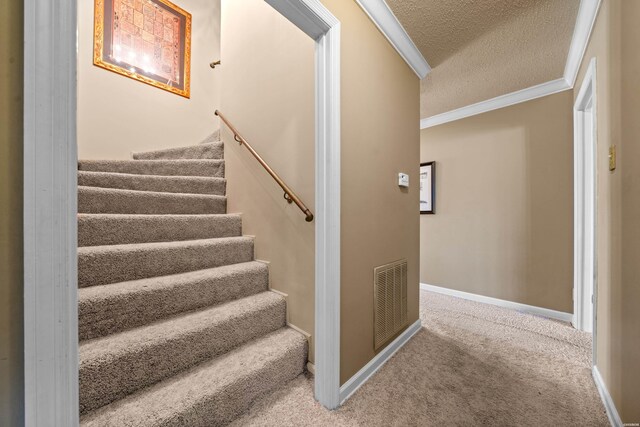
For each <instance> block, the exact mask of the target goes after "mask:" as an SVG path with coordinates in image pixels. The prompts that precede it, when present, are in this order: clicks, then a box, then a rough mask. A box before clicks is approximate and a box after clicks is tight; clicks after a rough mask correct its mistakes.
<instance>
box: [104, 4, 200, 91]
mask: <svg viewBox="0 0 640 427" xmlns="http://www.w3.org/2000/svg"><path fill="white" fill-rule="evenodd" d="M94 7H95V9H94V35H93V38H94V45H93V63H94V65H96V66H98V67H101V68H104V69H106V70H109V71H112V72H114V73H117V74H120V75H123V76H126V77H129V78H131V79H134V80H137V81H139V82H142V83H146V84H148V85H151V86H154V87H157V88H160V89H163V90H166V91H168V92H171V93H174V94H177V95H180V96H183V97H185V98H190V96H191V87H190V83H191V14H190V13H189V12H187V11H185V10H184V9H182V8H180V7H179V6H176V5H175V4H173V3H171V2H170V1H168V0H95V1H94Z"/></svg>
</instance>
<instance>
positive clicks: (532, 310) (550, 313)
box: [420, 283, 573, 323]
mask: <svg viewBox="0 0 640 427" xmlns="http://www.w3.org/2000/svg"><path fill="white" fill-rule="evenodd" d="M420 289H422V290H424V291H430V292H436V293H439V294H443V295H449V296H452V297H458V298H463V299H467V300H471V301H476V302H482V303H485V304H491V305H497V306H499V307H505V308H509V309H511V310H516V311H520V312H523V313H527V314H533V315H534V316H542V317H547V318H549V319H555V320H560V321H562V322H567V323H570V322H571V321H572V320H573V314H571V313H565V312H562V311H556V310H551V309H549V308H542V307H536V306H533V305H527V304H521V303H519V302H513V301H507V300H503V299H498V298H492V297H486V296H484V295H477V294H472V293H469V292H463V291H456V290H454V289H449V288H443V287H440V286H434V285H427V284H426V283H420Z"/></svg>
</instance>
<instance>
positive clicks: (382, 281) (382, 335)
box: [373, 259, 407, 350]
mask: <svg viewBox="0 0 640 427" xmlns="http://www.w3.org/2000/svg"><path fill="white" fill-rule="evenodd" d="M373 281H374V282H373V298H374V300H373V305H374V315H373V321H374V335H375V337H374V348H375V349H376V350H377V349H378V348H380V347H381V346H383V345H384V344H386V343H387V341H389V340H390V339H391V338H393V336H394V335H395V334H396V333H398V332H399V331H400V330H401V329H402V328H404V327H405V326H406V325H407V260H404V259H403V260H400V261H396V262H392V263H391V264H387V265H381V266H380V267H376V268H375V269H374V270H373Z"/></svg>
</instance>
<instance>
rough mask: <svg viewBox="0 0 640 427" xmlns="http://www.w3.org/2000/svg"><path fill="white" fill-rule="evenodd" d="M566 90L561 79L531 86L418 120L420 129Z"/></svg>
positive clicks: (564, 83) (565, 84)
mask: <svg viewBox="0 0 640 427" xmlns="http://www.w3.org/2000/svg"><path fill="white" fill-rule="evenodd" d="M568 89H571V87H570V86H569V85H568V84H567V82H566V81H565V80H564V79H563V78H561V79H556V80H552V81H550V82H546V83H542V84H539V85H536V86H531V87H528V88H526V89H522V90H519V91H516V92H512V93H508V94H506V95H501V96H497V97H495V98H492V99H488V100H486V101H482V102H477V103H475V104H471V105H467V106H466V107H462V108H458V109H456V110H452V111H448V112H446V113H442V114H437V115H435V116H431V117H427V118H426V119H422V120H420V129H426V128H430V127H433V126H437V125H441V124H443V123H448V122H452V121H455V120H460V119H464V118H465V117H471V116H475V115H477V114H481V113H486V112H488V111H493V110H497V109H499V108H504V107H509V106H511V105H515V104H520V103H522V102H526V101H531V100H532V99H536V98H541V97H543V96H547V95H552V94H554V93H558V92H562V91H565V90H568Z"/></svg>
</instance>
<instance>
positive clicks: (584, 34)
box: [564, 0, 602, 87]
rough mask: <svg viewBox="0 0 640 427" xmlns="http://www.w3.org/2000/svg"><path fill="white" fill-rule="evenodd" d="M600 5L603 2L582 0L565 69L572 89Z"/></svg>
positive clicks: (599, 0) (566, 78)
mask: <svg viewBox="0 0 640 427" xmlns="http://www.w3.org/2000/svg"><path fill="white" fill-rule="evenodd" d="M600 3H602V0H580V7H579V9H578V16H577V18H576V25H575V27H574V29H573V36H572V38H571V45H570V47H569V54H568V55H567V62H566V64H565V68H564V78H565V80H566V81H567V83H568V84H569V86H571V87H573V86H574V85H575V83H576V78H577V76H578V71H579V70H580V64H582V59H583V57H584V54H585V52H586V50H587V45H588V44H589V39H590V38H591V32H592V31H593V26H594V24H595V22H596V17H597V16H598V10H599V9H600Z"/></svg>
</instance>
